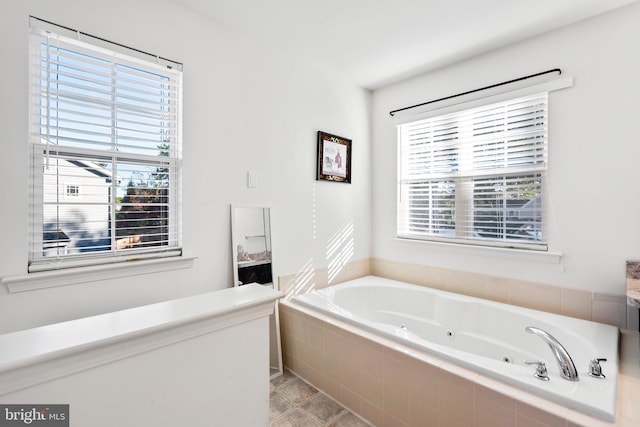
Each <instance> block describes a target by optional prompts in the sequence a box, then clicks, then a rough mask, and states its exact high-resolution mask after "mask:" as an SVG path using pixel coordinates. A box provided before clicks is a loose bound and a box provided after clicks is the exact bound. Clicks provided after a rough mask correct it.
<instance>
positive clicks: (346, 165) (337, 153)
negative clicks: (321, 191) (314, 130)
mask: <svg viewBox="0 0 640 427" xmlns="http://www.w3.org/2000/svg"><path fill="white" fill-rule="evenodd" d="M316 180H325V181H333V182H346V183H348V184H350V183H351V140H350V139H347V138H343V137H341V136H337V135H332V134H330V133H326V132H322V131H318V164H317V167H316Z"/></svg>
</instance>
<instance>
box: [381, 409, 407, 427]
mask: <svg viewBox="0 0 640 427" xmlns="http://www.w3.org/2000/svg"><path fill="white" fill-rule="evenodd" d="M383 419H384V421H383V423H382V426H383V427H409V424H407V423H405V422H404V421H402V420H401V419H399V418H397V417H395V416H394V415H393V414H391V413H389V412H386V411H385V412H384V414H383Z"/></svg>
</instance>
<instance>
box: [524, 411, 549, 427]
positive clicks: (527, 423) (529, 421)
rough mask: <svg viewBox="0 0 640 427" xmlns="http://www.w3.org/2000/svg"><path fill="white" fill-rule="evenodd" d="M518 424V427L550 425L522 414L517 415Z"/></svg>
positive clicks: (546, 426) (545, 426) (544, 426)
mask: <svg viewBox="0 0 640 427" xmlns="http://www.w3.org/2000/svg"><path fill="white" fill-rule="evenodd" d="M516 423H517V424H516V425H517V426H518V427H549V425H548V424H545V423H543V422H541V421H539V420H536V419H533V418H530V417H528V416H526V415H524V414H520V413H518V414H517V415H516Z"/></svg>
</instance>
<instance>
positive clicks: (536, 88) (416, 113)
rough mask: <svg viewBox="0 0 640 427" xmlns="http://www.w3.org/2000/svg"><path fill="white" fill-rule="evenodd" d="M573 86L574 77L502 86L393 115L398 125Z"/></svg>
mask: <svg viewBox="0 0 640 427" xmlns="http://www.w3.org/2000/svg"><path fill="white" fill-rule="evenodd" d="M571 86H573V77H561V78H556V79H554V80H551V81H547V82H543V83H539V84H535V85H531V86H527V87H523V88H518V89H514V88H513V87H511V88H510V89H507V90H505V88H502V90H501V91H499V92H498V93H496V91H489V92H483V94H482V95H478V94H474V95H469V96H466V97H459V98H454V99H451V100H448V101H442V102H437V103H435V104H429V105H426V106H424V107H416V108H414V109H411V110H406V111H403V112H399V113H396V115H394V116H393V119H394V122H395V124H396V125H401V124H404V123H408V122H413V121H416V120H422V119H426V118H429V117H435V116H440V115H444V114H449V113H453V112H456V111H461V110H468V109H471V108H476V107H479V106H482V105H487V104H493V103H496V102H502V101H507V100H509V99H513V98H520V97H523V96H529V95H534V94H537V93H543V92H552V91H554V90H560V89H565V88H568V87H571Z"/></svg>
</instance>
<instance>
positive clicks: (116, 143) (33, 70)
mask: <svg viewBox="0 0 640 427" xmlns="http://www.w3.org/2000/svg"><path fill="white" fill-rule="evenodd" d="M34 21H35V20H33V21H32V27H31V37H30V81H29V87H30V126H31V132H30V141H29V144H30V151H31V161H32V168H31V187H30V191H31V195H30V196H31V209H30V234H29V248H30V254H29V271H38V270H46V269H53V268H65V267H71V266H79V265H91V264H99V263H105V262H115V261H126V260H130V259H132V258H144V257H156V256H168V255H179V254H180V253H181V248H180V246H181V222H180V221H181V220H180V209H181V206H180V175H181V102H182V101H181V85H182V73H181V70H180V69H178V68H179V67H175V66H174V67H168V66H166V65H160V64H158V63H157V61H155V62H153V61H144V60H141V59H139V58H137V57H134V56H128V55H126V54H123V53H121V52H120V51H116V50H109V49H105V48H104V47H97V46H94V45H93V44H91V43H90V40H89V41H88V42H87V41H84V40H83V41H80V40H76V39H74V38H71V37H66V36H63V35H60V34H56V33H54V32H51V30H50V29H47V30H46V31H45V30H44V29H43V28H40V27H39V26H38V22H37V21H35V22H34ZM62 32H63V31H62ZM103 44H104V43H103Z"/></svg>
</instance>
